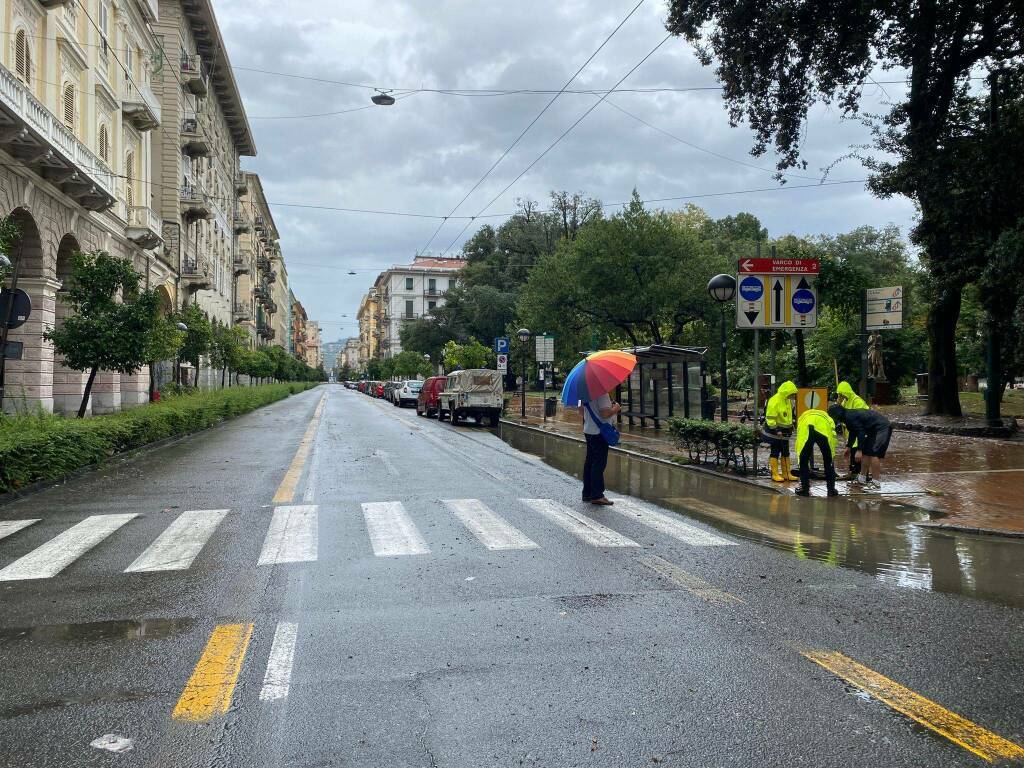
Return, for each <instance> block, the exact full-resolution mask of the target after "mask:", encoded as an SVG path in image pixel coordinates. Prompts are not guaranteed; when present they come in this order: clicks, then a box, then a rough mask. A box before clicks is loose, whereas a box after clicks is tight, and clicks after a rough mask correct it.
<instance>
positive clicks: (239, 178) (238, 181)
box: [235, 171, 249, 195]
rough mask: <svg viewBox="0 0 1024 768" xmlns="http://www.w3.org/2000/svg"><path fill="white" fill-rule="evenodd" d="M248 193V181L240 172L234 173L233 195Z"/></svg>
mask: <svg viewBox="0 0 1024 768" xmlns="http://www.w3.org/2000/svg"><path fill="white" fill-rule="evenodd" d="M248 191H249V179H248V177H247V176H246V175H245V173H243V172H242V171H235V194H238V195H244V194H245V193H246V192H248Z"/></svg>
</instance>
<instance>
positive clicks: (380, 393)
mask: <svg viewBox="0 0 1024 768" xmlns="http://www.w3.org/2000/svg"><path fill="white" fill-rule="evenodd" d="M373 396H374V397H384V382H383V381H378V382H377V387H376V389H374V391H373Z"/></svg>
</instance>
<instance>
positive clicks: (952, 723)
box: [803, 651, 1024, 763]
mask: <svg viewBox="0 0 1024 768" xmlns="http://www.w3.org/2000/svg"><path fill="white" fill-rule="evenodd" d="M803 655H804V656H806V657H807V658H808V659H810V660H811V661H813V662H814V663H815V664H818V665H819V666H821V667H824V668H825V669H827V670H828V671H829V672H831V673H832V674H834V675H836V676H837V677H840V678H842V679H843V680H845V681H846V682H848V683H850V684H852V685H855V686H857V687H858V688H860V689H861V690H862V691H864V692H865V693H867V694H870V695H871V696H874V697H875V698H876V699H878V700H879V701H881V702H882V703H883V704H885V705H886V706H888V707H891V708H892V709H895V710H896V711H897V712H900V713H902V714H904V715H906V716H907V717H909V718H910V719H912V720H914V721H916V722H918V723H920V724H921V725H923V726H924V727H925V728H930V729H931V730H933V731H935V732H936V733H937V734H939V735H940V736H945V737H946V738H947V739H949V740H950V741H952V742H954V743H955V744H959V745H960V746H961V747H963V748H964V749H966V750H968V751H970V752H973V753H974V754H976V755H977V756H978V757H980V758H982V759H984V760H987V761H988V762H990V763H993V762H996V761H998V760H1020V759H1022V758H1024V747H1021V746H1020V745H1018V744H1014V743H1013V742H1012V741H1007V740H1006V739H1004V738H1003V737H1001V736H997V735H996V734H994V733H992V732H991V731H988V730H986V729H984V728H982V727H981V726H980V725H977V724H976V723H972V722H971V721H970V720H967V719H965V718H963V717H960V715H958V714H956V713H955V712H950V711H949V710H948V709H944V708H943V707H941V706H940V705H938V704H936V703H935V702H934V701H931V700H930V699H926V698H925V697H924V696H919V695H918V694H916V693H914V692H913V691H911V690H910V689H909V688H904V687H903V686H902V685H900V684H899V683H897V682H894V681H892V680H890V679H889V678H887V677H884V676H883V675H880V674H878V673H877V672H875V671H873V670H871V669H868V668H867V667H865V666H864V665H863V664H858V663H857V662H856V661H854V660H853V659H851V658H849V657H848V656H844V655H843V654H841V653H839V652H837V651H804V652H803Z"/></svg>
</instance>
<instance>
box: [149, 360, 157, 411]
mask: <svg viewBox="0 0 1024 768" xmlns="http://www.w3.org/2000/svg"><path fill="white" fill-rule="evenodd" d="M155 393H156V363H150V364H149V402H151V403H152V402H153V395H154V394H155Z"/></svg>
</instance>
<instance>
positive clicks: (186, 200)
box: [181, 184, 213, 223]
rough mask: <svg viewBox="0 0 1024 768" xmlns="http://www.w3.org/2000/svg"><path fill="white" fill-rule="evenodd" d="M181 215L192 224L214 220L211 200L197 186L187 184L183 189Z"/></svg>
mask: <svg viewBox="0 0 1024 768" xmlns="http://www.w3.org/2000/svg"><path fill="white" fill-rule="evenodd" d="M181 215H182V217H184V219H185V220H186V221H187V222H190V223H191V222H193V221H199V220H200V219H207V220H208V219H212V218H213V208H212V207H211V205H210V198H209V197H208V196H207V195H206V193H205V192H203V191H202V190H201V189H199V187H197V186H196V185H195V184H185V185H184V186H182V188H181Z"/></svg>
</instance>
